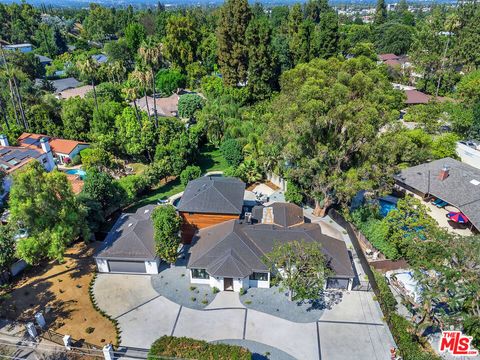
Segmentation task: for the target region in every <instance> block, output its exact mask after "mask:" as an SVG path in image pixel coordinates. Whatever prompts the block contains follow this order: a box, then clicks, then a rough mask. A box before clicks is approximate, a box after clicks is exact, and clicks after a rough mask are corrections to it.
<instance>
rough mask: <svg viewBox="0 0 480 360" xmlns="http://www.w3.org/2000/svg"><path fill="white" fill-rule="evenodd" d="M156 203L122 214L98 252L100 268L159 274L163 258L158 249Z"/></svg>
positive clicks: (122, 271)
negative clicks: (153, 212)
mask: <svg viewBox="0 0 480 360" xmlns="http://www.w3.org/2000/svg"><path fill="white" fill-rule="evenodd" d="M154 208H155V206H154V205H147V206H145V207H142V208H140V209H138V210H137V211H136V212H135V213H134V214H122V215H121V216H120V217H119V218H118V220H117V222H116V223H115V224H114V225H113V227H112V229H111V230H110V232H109V233H108V235H107V237H106V238H105V242H104V244H103V246H102V247H101V248H100V249H99V251H98V252H97V254H96V255H95V262H96V264H97V268H98V271H99V272H103V273H136V274H158V266H159V264H160V260H159V258H158V257H157V256H156V252H155V242H154V239H153V224H152V220H151V219H150V216H151V213H152V211H153V209H154Z"/></svg>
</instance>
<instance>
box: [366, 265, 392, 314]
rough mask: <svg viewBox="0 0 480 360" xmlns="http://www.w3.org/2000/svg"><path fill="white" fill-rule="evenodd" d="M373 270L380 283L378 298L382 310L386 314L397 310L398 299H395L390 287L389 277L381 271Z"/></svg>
mask: <svg viewBox="0 0 480 360" xmlns="http://www.w3.org/2000/svg"><path fill="white" fill-rule="evenodd" d="M372 272H373V276H374V277H375V282H376V283H377V285H378V290H379V294H378V296H377V298H378V302H379V303H380V306H381V308H382V311H383V312H384V314H388V313H390V312H395V310H396V308H397V300H395V297H394V296H393V294H392V291H391V290H390V288H389V287H388V283H387V279H386V278H385V276H384V275H383V274H382V273H381V272H379V271H376V270H373V269H372Z"/></svg>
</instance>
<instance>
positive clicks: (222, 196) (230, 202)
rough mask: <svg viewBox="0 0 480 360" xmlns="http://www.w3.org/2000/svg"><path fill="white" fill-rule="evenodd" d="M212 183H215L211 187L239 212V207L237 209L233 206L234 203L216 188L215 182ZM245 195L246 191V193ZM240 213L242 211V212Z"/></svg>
mask: <svg viewBox="0 0 480 360" xmlns="http://www.w3.org/2000/svg"><path fill="white" fill-rule="evenodd" d="M212 181H213V182H212V185H211V186H212V187H213V188H214V189H215V190H216V191H217V192H218V193H219V194H220V195H221V196H222V197H223V198H224V199H225V200H226V201H227V202H228V203H229V204H230V205H231V206H233V208H234V209H235V210H237V207H236V206H235V205H233V204H232V202H231V201H230V200H228V199H227V198H226V197H225V195H223V193H222V192H221V191H220V190H218V189H217V188H216V186H215V180H212ZM244 193H245V191H244ZM244 196H245V194H244ZM240 211H241V210H240Z"/></svg>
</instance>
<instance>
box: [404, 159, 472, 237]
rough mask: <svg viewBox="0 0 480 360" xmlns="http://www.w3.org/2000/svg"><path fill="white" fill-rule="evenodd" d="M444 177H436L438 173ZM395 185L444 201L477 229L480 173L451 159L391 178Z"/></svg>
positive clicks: (434, 162)
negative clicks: (444, 171) (445, 171)
mask: <svg viewBox="0 0 480 360" xmlns="http://www.w3.org/2000/svg"><path fill="white" fill-rule="evenodd" d="M445 169H447V173H448V175H447V176H446V177H445V178H443V180H442V177H440V176H439V175H440V173H441V171H442V170H445ZM395 180H396V181H397V183H399V185H401V186H403V187H405V188H407V189H409V188H410V189H413V190H415V191H417V192H420V193H422V194H425V195H431V196H434V197H436V198H439V199H441V200H443V201H446V202H447V203H449V204H450V205H453V206H454V207H456V208H457V209H458V210H460V211H461V212H462V213H464V214H465V215H466V216H467V217H468V218H469V219H470V222H471V223H472V224H473V225H474V226H475V227H476V228H477V229H480V170H479V169H477V168H475V167H473V166H470V165H468V164H465V163H462V162H460V161H458V160H455V159H452V158H449V157H447V158H443V159H439V160H435V161H432V162H429V163H425V164H421V165H417V166H413V167H410V168H407V169H404V170H402V171H400V173H399V174H397V175H395Z"/></svg>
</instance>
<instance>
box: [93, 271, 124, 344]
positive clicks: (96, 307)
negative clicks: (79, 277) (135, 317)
mask: <svg viewBox="0 0 480 360" xmlns="http://www.w3.org/2000/svg"><path fill="white" fill-rule="evenodd" d="M96 279H97V273H95V274H94V275H93V277H92V280H91V281H90V284H89V285H88V296H89V297H90V301H91V303H92V305H93V308H94V309H95V310H97V311H98V312H99V313H100V315H102V316H103V317H104V318H106V319H107V320H109V321H110V322H111V323H112V324H113V327H114V328H115V333H116V336H115V344H114V345H115V346H118V345H119V344H120V340H121V337H120V333H121V330H120V327H119V326H118V321H117V320H115V319H114V318H112V317H111V316H110V315H108V314H107V313H106V312H105V311H103V310H102V309H100V308H99V307H98V304H97V301H96V300H95V295H94V294H93V285H94V284H95V280H96Z"/></svg>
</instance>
